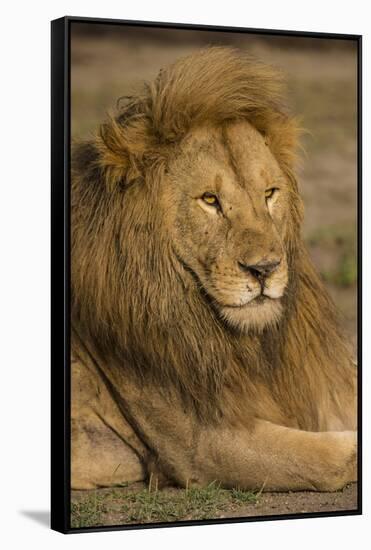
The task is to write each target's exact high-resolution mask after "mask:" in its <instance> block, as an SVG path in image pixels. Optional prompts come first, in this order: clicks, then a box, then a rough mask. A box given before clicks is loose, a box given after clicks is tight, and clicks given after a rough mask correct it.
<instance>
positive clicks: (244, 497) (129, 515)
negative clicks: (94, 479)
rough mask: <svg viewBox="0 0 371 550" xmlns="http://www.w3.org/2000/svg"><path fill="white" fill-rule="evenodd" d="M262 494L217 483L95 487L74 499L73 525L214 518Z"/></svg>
mask: <svg viewBox="0 0 371 550" xmlns="http://www.w3.org/2000/svg"><path fill="white" fill-rule="evenodd" d="M259 496H260V495H259V494H257V493H253V492H251V491H243V490H240V489H232V490H228V489H222V488H221V487H220V485H218V484H217V483H211V484H210V485H209V486H207V487H205V488H196V487H191V488H187V489H174V488H172V489H163V490H153V491H151V490H149V489H148V488H145V489H141V490H139V491H138V490H134V491H133V490H130V487H129V488H128V489H127V490H123V489H112V490H105V491H95V492H94V493H92V492H89V493H87V494H86V495H83V496H82V497H80V498H78V499H76V500H75V502H73V503H72V508H71V526H72V527H74V528H80V527H91V526H95V525H119V524H123V525H124V524H130V523H153V522H169V521H179V520H187V519H192V520H202V519H210V518H215V517H219V516H220V515H221V514H222V513H223V512H226V511H231V510H233V511H236V510H238V508H239V507H242V506H246V505H247V504H255V503H256V502H257V500H258V498H259Z"/></svg>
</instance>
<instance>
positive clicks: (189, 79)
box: [71, 48, 351, 429]
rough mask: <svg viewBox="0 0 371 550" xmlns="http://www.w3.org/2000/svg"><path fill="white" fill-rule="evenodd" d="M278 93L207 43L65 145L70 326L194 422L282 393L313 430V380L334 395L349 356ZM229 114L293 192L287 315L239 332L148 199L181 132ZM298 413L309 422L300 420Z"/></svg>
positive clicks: (292, 126) (242, 412) (255, 409)
mask: <svg viewBox="0 0 371 550" xmlns="http://www.w3.org/2000/svg"><path fill="white" fill-rule="evenodd" d="M282 89H283V88H282V79H281V78H280V77H279V76H278V75H277V73H275V72H274V71H273V70H272V69H270V68H267V67H266V66H263V65H261V64H259V63H257V62H255V61H253V60H252V59H251V58H249V57H246V56H245V55H241V54H240V53H238V52H236V51H234V50H232V49H229V48H209V49H205V50H202V51H200V52H197V53H195V54H193V55H191V56H189V57H187V58H184V59H182V60H180V61H178V62H177V63H176V64H175V65H173V66H172V67H170V68H169V69H166V70H163V71H161V73H160V75H159V76H158V78H157V79H156V80H155V82H154V83H153V84H150V85H146V86H145V87H144V89H143V91H142V93H140V94H138V95H137V96H135V97H132V98H130V99H129V100H128V101H127V102H126V104H125V105H124V106H123V107H122V108H121V110H120V112H119V113H118V114H117V115H116V116H115V117H112V118H111V119H110V120H109V121H108V122H107V123H105V124H103V125H102V127H101V129H100V132H99V135H98V136H97V137H96V139H95V140H93V141H91V142H88V143H81V144H77V145H75V147H74V150H73V160H72V193H71V198H72V204H71V211H72V223H71V225H72V235H71V246H72V324H73V327H74V330H75V331H77V333H78V334H79V335H80V336H81V337H82V339H83V340H85V341H86V342H88V343H89V346H91V347H93V348H94V350H95V352H96V353H97V354H98V355H99V356H100V357H101V358H104V363H105V364H106V365H107V369H111V370H112V371H114V374H113V376H118V377H120V376H121V377H122V380H123V383H124V380H125V377H132V378H135V379H136V380H137V381H139V383H140V385H141V386H142V387H144V386H151V387H152V388H154V389H155V390H156V391H158V392H162V393H163V394H164V395H165V396H166V395H168V396H169V395H176V396H178V397H179V398H180V399H181V400H182V402H183V403H184V406H185V407H188V408H189V410H190V411H194V412H195V414H197V415H198V416H199V418H200V419H202V420H203V421H205V422H210V421H212V420H216V419H217V418H219V417H220V416H221V415H224V416H227V417H228V418H229V419H230V421H231V422H236V421H238V418H239V417H246V412H247V411H250V412H251V413H253V414H254V415H258V416H261V417H262V418H264V414H266V413H265V411H266V410H270V411H272V410H274V411H275V414H276V417H277V421H279V420H280V415H283V412H282V410H281V408H280V405H279V404H280V403H283V404H284V405H282V407H283V406H284V408H285V410H292V412H293V416H296V417H297V418H298V422H299V424H300V422H302V424H303V427H305V428H306V429H318V427H320V426H321V419H320V418H316V412H315V410H314V405H313V403H314V401H315V399H318V395H317V393H318V391H319V388H320V387H330V388H331V394H329V395H324V396H323V399H331V400H333V401H335V402H336V400H337V388H339V387H340V386H341V384H349V381H348V377H347V369H348V368H349V364H350V362H351V359H350V356H349V353H348V351H347V350H346V348H345V345H344V344H343V341H342V338H341V335H340V332H339V329H338V323H337V321H336V315H335V313H334V307H333V305H332V303H331V301H330V299H329V298H328V296H327V294H326V292H325V290H324V288H323V287H322V284H321V282H320V280H319V278H318V276H317V275H316V273H315V271H314V269H313V267H312V264H311V262H310V260H309V258H308V256H307V254H306V252H305V249H304V245H303V243H302V240H301V237H300V223H301V218H302V209H301V202H300V199H299V197H298V190H297V184H296V179H295V173H294V165H293V163H294V159H295V154H296V145H297V136H298V133H299V129H298V125H297V122H296V121H295V120H294V119H293V118H292V117H290V116H288V115H287V114H285V112H284V108H283V106H282ZM239 119H245V120H248V121H249V122H250V123H251V124H253V125H254V126H255V127H256V128H257V129H258V130H259V131H260V132H261V133H262V134H263V135H264V136H265V139H266V142H267V144H268V145H269V147H270V148H271V150H272V152H273V154H274V155H275V157H276V159H277V161H278V162H279V164H280V166H281V168H282V170H283V171H284V173H285V174H286V175H287V177H288V179H289V181H290V182H291V188H292V189H291V190H292V200H291V204H290V205H291V226H290V231H289V233H288V239H287V243H286V246H287V252H288V257H289V267H290V285H289V289H288V293H287V304H286V306H287V307H286V316H285V317H284V318H283V319H282V321H281V322H280V323H279V325H278V326H277V327H273V328H270V329H267V330H265V331H264V332H263V334H261V335H257V334H251V335H249V336H247V335H244V336H242V335H240V334H238V333H234V332H233V331H231V330H230V329H228V328H226V327H225V326H224V325H223V324H222V323H221V321H219V319H218V318H217V316H216V315H215V314H214V313H213V311H212V310H211V309H210V307H209V306H208V304H207V303H206V302H205V300H204V299H203V298H202V296H201V294H200V292H199V289H197V285H196V283H195V280H194V279H193V277H192V274H190V273H189V272H187V270H185V269H184V267H183V266H182V265H181V264H179V262H178V261H177V259H176V258H174V255H173V253H172V248H171V241H170V236H169V235H165V234H164V232H163V230H162V226H163V224H162V216H163V215H165V214H164V213H163V212H161V210H160V208H158V207H157V198H158V185H159V182H160V181H161V180H162V179H163V177H164V172H165V170H166V166H167V162H168V160H169V159H171V158H172V155H174V152H175V151H176V147H177V143H179V142H180V141H181V140H182V138H183V137H184V136H185V135H186V134H187V132H189V130H190V129H191V128H192V127H194V126H197V125H202V124H207V123H209V124H210V123H212V124H215V125H218V124H223V123H225V122H227V121H232V120H239ZM321 380H324V381H326V383H327V385H325V384H323V385H322V386H321V384H320V381H321ZM329 380H330V384H329V383H328V381H329ZM263 382H264V384H265V387H267V388H270V392H266V393H264V390H263V389H262V387H263V386H262V383H263ZM321 391H322V390H321ZM298 410H299V411H300V410H301V411H303V414H302V419H301V416H300V412H299V413H298ZM308 410H310V411H313V415H312V417H313V425H312V426H305V425H304V424H305V421H304V418H305V417H306V416H307V415H305V414H304V411H308ZM339 410H340V411H341V409H340V404H339ZM270 418H272V413H271V415H270Z"/></svg>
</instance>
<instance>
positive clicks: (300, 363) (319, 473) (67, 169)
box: [52, 17, 361, 532]
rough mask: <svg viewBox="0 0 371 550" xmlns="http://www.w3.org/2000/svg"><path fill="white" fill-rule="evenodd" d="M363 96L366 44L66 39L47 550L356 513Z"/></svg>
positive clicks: (173, 32)
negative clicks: (97, 534) (54, 542)
mask: <svg viewBox="0 0 371 550" xmlns="http://www.w3.org/2000/svg"><path fill="white" fill-rule="evenodd" d="M360 83H361V37H360V36H354V35H338V34H314V33H305V32H286V31H278V30H257V29H242V28H225V27H224V28H223V27H207V26H194V25H177V24H160V23H148V22H135V21H119V20H102V19H84V18H74V17H65V18H62V19H58V20H55V21H53V22H52V246H53V250H52V528H53V529H56V530H59V531H62V532H80V531H92V530H110V529H129V528H143V527H147V528H148V527H158V526H177V525H189V524H192V525H194V524H199V523H226V522H236V521H238V522H241V521H254V520H263V519H264V520H269V519H280V518H304V517H313V516H330V515H348V514H360V513H361V441H360V439H361V431H360V427H361V414H360V411H361V401H360V400H361V365H360V347H361V341H360V330H359V327H358V329H357V320H358V321H359V320H360V292H361V281H360V275H359V271H360V269H359V268H360V257H359V254H357V252H358V253H359V252H360V236H359V235H358V230H359V229H360V215H361V214H360V212H361V211H360V201H361V181H360V179H361V91H360V90H361V88H360ZM357 358H358V359H357Z"/></svg>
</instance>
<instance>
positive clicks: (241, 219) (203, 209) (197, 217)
mask: <svg viewBox="0 0 371 550" xmlns="http://www.w3.org/2000/svg"><path fill="white" fill-rule="evenodd" d="M164 187H165V188H166V191H165V193H164V196H163V200H164V202H165V212H166V216H167V221H166V223H167V224H170V227H169V233H170V234H171V235H172V238H173V243H172V244H173V248H174V252H175V254H176V256H177V258H178V259H179V260H180V261H181V262H182V263H183V264H184V265H186V266H187V267H188V268H189V269H190V270H191V271H192V272H193V274H194V276H195V278H196V279H197V280H198V283H199V284H200V285H201V286H202V289H203V291H204V292H205V293H206V294H207V296H208V297H209V299H210V303H211V304H212V305H213V307H214V308H215V309H216V310H217V311H218V313H219V315H220V316H221V317H222V318H223V319H224V320H225V321H226V322H228V323H229V324H231V325H233V326H235V327H238V328H239V329H240V330H243V331H247V330H248V329H250V328H255V329H258V330H259V329H262V328H263V327H264V326H266V325H267V324H269V323H273V322H275V321H276V320H277V319H278V318H279V316H280V314H281V312H282V300H281V299H282V296H283V295H284V292H285V288H286V285H287V282H288V267H287V259H286V254H285V247H284V242H285V235H286V225H287V221H288V216H289V192H290V191H289V184H288V182H287V180H286V178H285V176H284V174H283V172H282V171H281V169H280V167H279V165H278V163H277V161H276V159H275V158H274V156H273V155H272V153H271V152H270V149H269V147H268V146H267V145H266V143H265V141H264V138H263V137H262V135H261V134H260V133H259V132H258V131H257V130H256V129H255V128H253V127H252V126H251V125H250V124H249V123H248V122H239V123H234V124H232V125H229V126H227V127H225V128H223V129H221V128H199V129H197V130H194V131H193V132H192V133H191V134H190V135H189V136H188V137H187V138H186V140H184V142H183V144H182V145H181V152H180V154H179V155H178V156H177V158H176V159H175V160H174V161H173V162H172V164H171V166H170V169H169V172H168V176H167V178H166V182H165V186H164Z"/></svg>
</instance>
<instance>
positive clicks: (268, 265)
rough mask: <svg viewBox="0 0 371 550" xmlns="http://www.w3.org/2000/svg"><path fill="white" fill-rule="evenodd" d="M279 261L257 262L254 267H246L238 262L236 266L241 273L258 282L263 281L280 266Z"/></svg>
mask: <svg viewBox="0 0 371 550" xmlns="http://www.w3.org/2000/svg"><path fill="white" fill-rule="evenodd" d="M280 263H281V260H272V261H269V262H259V263H257V264H254V265H246V264H244V263H242V262H238V266H239V268H240V269H241V270H242V271H245V272H246V273H250V274H251V275H253V276H254V277H256V279H258V280H259V281H261V280H264V279H265V278H266V277H268V275H270V274H271V273H273V271H275V270H276V269H277V267H278V266H279V265H280Z"/></svg>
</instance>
